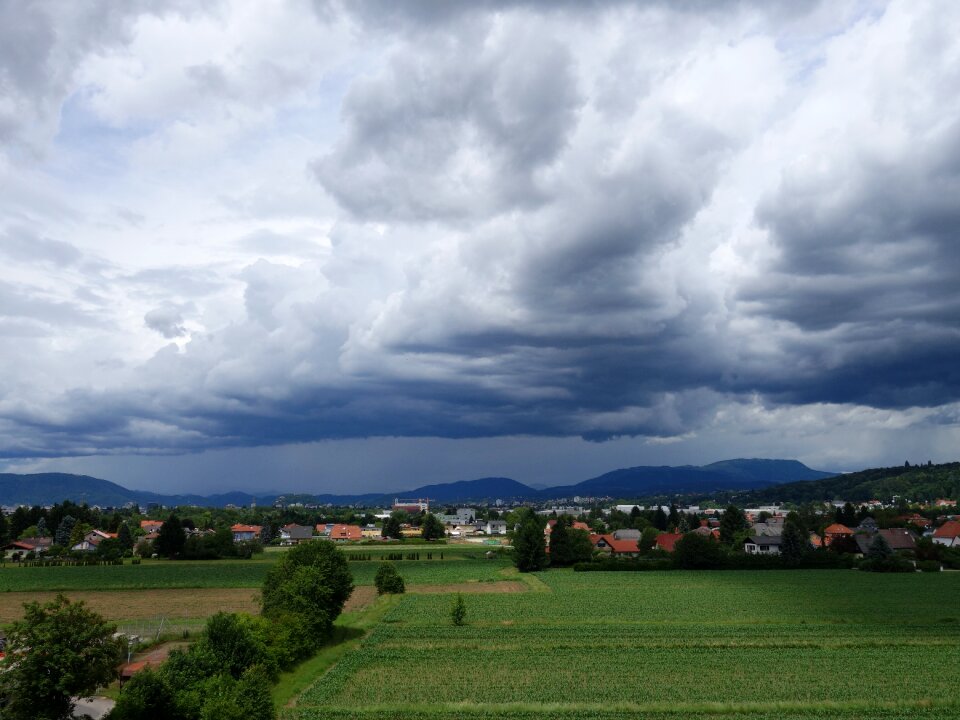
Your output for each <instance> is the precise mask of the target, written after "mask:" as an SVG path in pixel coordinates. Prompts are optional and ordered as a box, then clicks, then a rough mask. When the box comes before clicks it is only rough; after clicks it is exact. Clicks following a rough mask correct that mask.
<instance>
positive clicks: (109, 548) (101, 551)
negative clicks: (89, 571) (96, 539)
mask: <svg viewBox="0 0 960 720" xmlns="http://www.w3.org/2000/svg"><path fill="white" fill-rule="evenodd" d="M121 557H123V548H122V547H121V546H120V541H119V540H117V539H116V538H105V539H103V540H101V541H100V544H99V545H97V558H99V559H100V560H119V559H120V558H121Z"/></svg>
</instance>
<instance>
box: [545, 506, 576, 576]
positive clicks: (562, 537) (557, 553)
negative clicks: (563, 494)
mask: <svg viewBox="0 0 960 720" xmlns="http://www.w3.org/2000/svg"><path fill="white" fill-rule="evenodd" d="M572 526H573V518H572V517H570V516H569V515H561V516H560V517H558V518H557V521H556V522H555V523H554V524H553V528H552V529H551V531H550V547H549V550H550V564H551V565H553V566H554V567H567V566H568V565H572V564H573V558H572V556H571V547H570V529H571V527H572Z"/></svg>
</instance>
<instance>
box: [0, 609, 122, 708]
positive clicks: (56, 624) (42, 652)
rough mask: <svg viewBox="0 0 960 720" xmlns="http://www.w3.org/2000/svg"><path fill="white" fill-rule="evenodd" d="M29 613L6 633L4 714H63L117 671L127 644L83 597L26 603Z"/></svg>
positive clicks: (0, 675) (1, 679)
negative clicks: (75, 600) (42, 602)
mask: <svg viewBox="0 0 960 720" xmlns="http://www.w3.org/2000/svg"><path fill="white" fill-rule="evenodd" d="M24 609H25V612H24V619H23V620H21V621H19V622H16V623H14V624H13V626H12V627H11V630H10V632H9V633H8V635H7V657H6V658H5V660H4V664H3V671H2V672H0V694H2V695H6V697H7V698H8V705H7V706H6V707H5V708H4V709H3V717H4V719H5V720H61V719H63V718H69V717H70V716H71V715H72V713H73V707H74V703H73V700H72V698H73V697H76V696H88V695H93V694H94V692H96V690H97V688H98V687H101V686H103V685H107V684H109V683H110V682H111V681H112V680H113V679H114V678H115V677H116V667H117V665H118V663H119V662H120V661H121V659H122V657H123V649H122V648H121V646H120V644H119V642H118V641H116V640H114V639H113V637H112V636H113V632H114V631H115V630H116V628H115V627H114V626H112V625H107V623H106V622H105V621H104V619H103V618H102V617H100V615H98V614H97V613H95V612H93V611H92V610H89V609H87V607H86V606H85V605H84V604H83V603H82V602H76V603H74V602H71V601H70V600H68V599H67V598H66V597H64V596H63V595H58V596H57V597H56V598H55V599H54V600H52V601H51V602H49V603H46V604H45V605H41V604H40V603H36V602H31V603H26V604H25V605H24Z"/></svg>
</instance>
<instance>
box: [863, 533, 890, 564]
mask: <svg viewBox="0 0 960 720" xmlns="http://www.w3.org/2000/svg"><path fill="white" fill-rule="evenodd" d="M890 557H893V549H892V548H891V547H890V543H888V542H887V539H886V538H885V537H883V535H881V534H880V533H877V534H876V535H875V536H874V538H873V540H872V541H871V542H870V547H868V548H867V559H868V560H886V559H887V558H890Z"/></svg>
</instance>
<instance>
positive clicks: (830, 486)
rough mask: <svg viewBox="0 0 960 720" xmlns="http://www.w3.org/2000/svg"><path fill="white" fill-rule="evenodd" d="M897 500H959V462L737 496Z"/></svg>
mask: <svg viewBox="0 0 960 720" xmlns="http://www.w3.org/2000/svg"><path fill="white" fill-rule="evenodd" d="M894 496H898V497H899V498H901V499H902V500H903V502H904V504H905V505H906V503H907V501H912V502H914V503H919V502H933V501H935V500H937V499H939V498H947V499H951V500H960V462H953V463H943V464H940V465H934V464H933V463H932V462H929V461H928V462H927V464H921V465H913V464H910V463H909V462H908V463H905V464H904V465H903V466H898V467H888V468H873V469H870V470H861V471H859V472H854V473H848V474H846V475H836V476H834V477H831V478H826V479H824V480H808V481H805V482H793V483H786V484H784V485H774V486H772V487H769V488H764V489H762V490H754V491H751V492H749V493H740V494H739V497H740V499H741V502H742V503H748V504H754V503H757V504H762V503H768V502H786V503H795V504H802V503H812V502H824V501H826V502H830V501H833V500H850V501H852V502H854V503H857V502H866V501H868V500H875V499H877V500H884V501H887V500H889V499H890V498H892V497H894Z"/></svg>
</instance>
